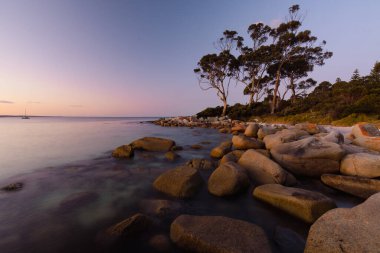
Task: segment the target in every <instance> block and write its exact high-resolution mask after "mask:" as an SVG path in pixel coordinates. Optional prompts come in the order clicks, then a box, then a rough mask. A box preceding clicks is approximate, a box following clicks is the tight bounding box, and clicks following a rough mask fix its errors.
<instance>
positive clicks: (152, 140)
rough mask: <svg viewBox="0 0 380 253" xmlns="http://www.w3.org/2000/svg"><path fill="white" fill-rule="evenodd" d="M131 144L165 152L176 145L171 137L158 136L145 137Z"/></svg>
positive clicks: (142, 148) (143, 148) (135, 146)
mask: <svg viewBox="0 0 380 253" xmlns="http://www.w3.org/2000/svg"><path fill="white" fill-rule="evenodd" d="M131 145H132V147H133V148H134V149H141V150H145V151H161V152H164V151H169V150H170V149H171V148H172V147H173V146H174V145H175V142H174V141H173V140H170V139H164V138H158V137H144V138H141V139H138V140H135V141H133V142H132V143H131Z"/></svg>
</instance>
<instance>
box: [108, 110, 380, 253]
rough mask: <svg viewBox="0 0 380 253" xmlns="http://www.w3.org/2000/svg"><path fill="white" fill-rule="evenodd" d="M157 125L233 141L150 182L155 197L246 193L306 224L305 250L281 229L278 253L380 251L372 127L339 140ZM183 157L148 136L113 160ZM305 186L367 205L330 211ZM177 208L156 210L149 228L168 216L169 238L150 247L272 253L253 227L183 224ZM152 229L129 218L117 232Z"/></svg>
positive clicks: (377, 144) (292, 132) (297, 130)
mask: <svg viewBox="0 0 380 253" xmlns="http://www.w3.org/2000/svg"><path fill="white" fill-rule="evenodd" d="M154 123H155V124H156V125H160V126H164V127H190V128H193V127H203V128H215V129H218V130H219V131H220V132H221V133H231V134H233V137H232V138H231V141H225V142H223V143H221V144H220V145H219V146H217V147H215V148H213V149H212V150H211V152H210V159H193V160H191V161H189V162H187V163H186V164H184V165H181V166H179V167H176V168H174V169H171V170H168V171H166V172H164V173H162V174H161V175H160V176H158V177H157V178H156V179H155V181H154V183H153V187H154V188H155V189H156V190H157V191H158V192H161V193H162V194H164V195H166V196H170V197H172V198H174V199H188V198H195V197H196V194H197V192H198V191H199V190H200V188H202V187H203V185H206V186H207V188H208V192H209V193H210V194H212V195H214V196H217V197H222V198H223V197H224V198H225V197H230V196H236V195H239V194H241V193H242V192H244V191H246V190H247V188H248V186H249V185H253V186H254V188H253V192H252V197H253V198H255V199H258V200H260V201H262V202H264V203H267V204H268V208H276V209H279V210H282V211H283V212H286V213H288V214H290V215H292V216H294V217H295V218H297V219H299V220H300V221H303V222H305V223H308V224H310V225H312V226H311V228H310V231H309V235H308V237H307V240H306V241H303V239H302V238H300V237H299V235H297V233H296V232H294V231H291V230H290V231H289V230H286V229H285V230H286V231H285V232H284V230H281V228H279V230H280V231H279V232H278V235H277V236H278V237H279V239H278V238H277V239H278V241H279V242H281V240H288V241H287V243H285V244H288V245H285V244H284V245H279V248H280V251H282V252H303V251H305V252H377V251H378V249H379V248H380V243H379V240H378V239H380V238H379V237H380V234H379V228H380V224H379V221H378V220H379V219H378V218H379V214H378V211H376V210H378V208H379V207H380V193H378V192H380V180H379V177H380V165H379V164H380V154H379V151H380V131H379V129H377V128H376V127H375V126H373V125H370V124H364V123H363V124H357V125H355V126H354V127H353V129H352V132H351V133H350V134H348V135H346V136H343V135H342V134H341V133H339V132H338V131H334V130H333V131H330V132H328V131H327V130H326V129H325V128H323V127H322V126H319V125H316V124H309V123H303V124H297V125H295V126H283V125H280V126H271V125H262V124H258V123H255V122H250V123H247V122H242V121H233V120H230V119H227V118H224V117H223V118H208V119H196V118H194V117H177V118H170V119H160V120H158V121H156V122H154ZM180 149H181V147H178V146H176V145H175V141H174V140H170V139H163V138H154V137H145V138H142V139H139V140H136V141H134V142H132V143H130V144H127V145H124V146H121V147H118V148H117V149H115V150H114V152H113V156H114V157H117V158H126V159H131V158H132V157H133V152H134V150H143V151H148V152H166V154H165V157H167V159H170V160H174V159H176V157H177V154H176V151H177V150H180ZM201 170H210V171H211V175H210V176H209V178H208V179H206V180H204V179H203V178H202V176H201V175H200V171H201ZM305 177H306V178H313V179H319V180H321V182H322V183H323V184H325V185H326V186H328V187H331V188H333V189H336V190H338V191H341V192H343V193H346V194H350V195H353V196H356V197H359V198H362V199H363V200H365V201H364V202H363V203H362V204H360V205H358V206H356V207H354V208H351V209H345V208H337V205H336V203H335V201H334V199H332V198H330V197H327V196H325V195H324V194H322V193H320V192H318V191H313V190H305V189H302V188H300V187H299V186H300V184H299V179H302V178H305ZM205 181H206V182H205ZM221 201H223V199H221ZM175 203H176V202H165V203H161V204H160V205H159V206H160V207H157V208H156V211H157V212H156V213H155V214H154V215H153V220H154V219H155V218H157V213H160V212H161V211H162V210H165V212H169V213H171V216H170V217H171V226H170V233H169V235H160V237H159V238H157V239H156V243H157V244H158V245H159V246H157V248H156V249H157V250H158V251H160V252H170V251H171V250H172V247H173V246H172V244H174V245H175V247H178V248H179V249H182V250H184V251H186V252H187V251H191V252H272V251H273V248H272V247H271V246H270V245H271V243H269V241H268V236H267V235H266V234H265V232H264V231H263V230H262V229H261V228H260V227H259V226H257V225H255V224H253V223H249V222H246V221H243V220H239V219H232V218H229V217H223V216H197V215H186V210H183V209H181V208H178V206H177V207H176V204H175ZM136 217H139V218H136ZM142 220H143V221H142ZM150 222H152V214H150V215H148V214H136V215H135V216H132V217H130V218H128V219H126V220H125V221H122V222H121V223H119V224H116V225H114V226H116V227H117V231H118V232H117V233H118V237H120V236H121V235H123V237H124V236H127V237H128V235H129V234H131V233H134V232H135V231H137V230H138V231H140V232H141V230H145V229H149V225H146V224H148V223H150ZM153 222H154V221H153ZM332 222H333V223H334V225H333V226H332V225H331V223H332ZM107 231H114V229H112V227H110V228H109V229H108V230H107ZM111 234H112V233H111ZM279 242H277V243H279ZM279 244H281V243H279Z"/></svg>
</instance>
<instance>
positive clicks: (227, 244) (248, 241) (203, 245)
mask: <svg viewBox="0 0 380 253" xmlns="http://www.w3.org/2000/svg"><path fill="white" fill-rule="evenodd" d="M170 238H171V239H172V241H173V242H174V243H175V244H176V245H177V246H178V247H180V248H181V249H183V250H186V251H189V252H215V253H219V252H220V253H222V252H223V253H224V252H226V253H227V252H228V253H253V252H260V253H265V252H271V249H270V245H269V242H268V239H267V237H266V235H265V232H264V231H263V229H261V228H260V227H259V226H257V225H255V224H252V223H249V222H246V221H242V220H237V219H231V218H227V217H223V216H192V215H181V216H179V217H178V218H177V219H175V220H174V222H173V223H172V224H171V226H170Z"/></svg>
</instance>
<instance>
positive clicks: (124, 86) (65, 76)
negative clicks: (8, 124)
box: [0, 0, 380, 116]
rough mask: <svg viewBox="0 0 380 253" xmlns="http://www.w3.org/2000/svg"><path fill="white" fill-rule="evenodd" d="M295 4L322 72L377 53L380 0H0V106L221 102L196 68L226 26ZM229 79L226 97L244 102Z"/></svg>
mask: <svg viewBox="0 0 380 253" xmlns="http://www.w3.org/2000/svg"><path fill="white" fill-rule="evenodd" d="M293 4H299V5H300V7H301V13H303V14H304V15H305V19H304V21H303V28H304V29H310V30H311V31H312V33H313V35H315V36H317V37H318V38H319V39H320V41H321V40H326V41H327V45H326V49H328V50H329V51H332V52H333V53H334V56H333V57H332V58H331V59H329V60H327V62H326V64H325V65H324V66H323V67H317V68H316V69H315V71H314V72H313V73H312V74H310V77H313V78H314V79H315V80H317V81H318V82H321V81H325V80H327V81H330V82H334V81H335V79H336V78H337V77H340V78H341V79H343V80H348V79H349V78H350V76H351V74H352V72H353V71H354V69H356V68H357V69H359V72H360V73H361V74H362V75H366V74H368V73H369V71H370V69H371V67H372V66H373V64H374V63H375V62H376V61H377V60H380V47H379V45H380V33H379V28H380V18H379V15H378V11H379V10H380V1H377V0H372V1H371V0H367V1H356V0H355V1H351V0H336V1H331V0H329V1H327V0H318V1H297V2H294V1H287V0H272V1H268V0H261V1H259V0H258V1H254V0H234V1H232V0H160V1H159V0H124V1H121V0H64V1H63V0H61V1H58V0H33V1H30V0H17V1H15V0H0V115H20V114H23V113H24V110H25V109H26V111H27V114H29V115H49V116H53V115H57V116H178V115H193V114H195V113H197V112H199V111H201V110H202V109H204V108H206V107H211V106H212V107H213V106H216V105H220V104H221V102H220V100H219V99H218V98H217V96H216V93H215V92H214V91H213V90H209V91H202V90H201V89H200V88H199V85H198V81H197V78H196V76H195V74H194V73H193V69H194V68H196V66H197V62H198V61H199V59H200V58H201V57H202V56H203V55H205V54H208V53H214V52H216V49H215V48H214V46H213V42H215V41H216V40H217V39H218V38H220V37H221V34H222V33H223V31H224V30H226V29H229V30H236V31H238V32H239V34H241V35H243V36H246V31H247V28H248V26H249V25H250V24H252V23H256V22H263V23H266V24H269V25H272V26H275V25H276V24H278V23H279V22H281V21H283V20H284V18H285V16H286V14H287V10H288V8H289V7H290V6H291V5H293ZM242 90H243V86H242V85H239V84H238V85H235V84H233V85H232V86H231V90H230V97H229V100H228V102H229V104H231V105H232V104H235V103H237V102H239V103H242V104H244V103H246V102H247V101H248V97H247V96H244V95H242Z"/></svg>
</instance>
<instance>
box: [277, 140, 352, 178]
mask: <svg viewBox="0 0 380 253" xmlns="http://www.w3.org/2000/svg"><path fill="white" fill-rule="evenodd" d="M270 152H271V155H272V157H273V158H274V160H275V161H276V162H278V163H279V164H280V165H281V166H283V167H284V168H286V169H287V170H289V171H291V172H293V173H294V174H296V175H302V176H312V177H320V176H321V175H322V174H328V173H333V174H334V173H338V172H339V162H340V160H341V159H342V157H343V156H344V154H345V152H344V150H343V149H342V148H341V146H340V145H339V144H336V143H333V142H328V141H323V140H320V139H318V138H316V137H308V138H305V139H301V140H299V141H294V142H289V143H283V144H279V145H277V146H275V147H273V148H272V149H271V151H270Z"/></svg>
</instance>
